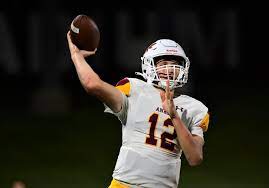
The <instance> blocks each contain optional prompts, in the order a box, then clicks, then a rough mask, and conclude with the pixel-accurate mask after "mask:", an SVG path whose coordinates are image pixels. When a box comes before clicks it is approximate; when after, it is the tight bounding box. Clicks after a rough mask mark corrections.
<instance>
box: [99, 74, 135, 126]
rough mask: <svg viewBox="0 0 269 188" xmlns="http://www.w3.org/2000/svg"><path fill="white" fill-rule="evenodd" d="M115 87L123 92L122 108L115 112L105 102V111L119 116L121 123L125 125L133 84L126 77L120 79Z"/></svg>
mask: <svg viewBox="0 0 269 188" xmlns="http://www.w3.org/2000/svg"><path fill="white" fill-rule="evenodd" d="M115 87H116V88H117V89H118V90H119V91H121V93H122V96H121V97H122V99H123V103H122V106H121V110H120V111H119V112H117V113H115V112H113V111H112V110H111V109H110V108H109V107H108V106H107V105H106V104H104V106H105V110H104V112H107V113H111V114H114V115H115V116H117V117H118V119H119V120H120V121H121V123H122V124H123V125H125V124H126V121H127V114H128V108H129V100H128V97H130V93H131V84H130V81H129V80H128V78H124V79H122V80H121V81H119V82H118V83H117V84H116V86H115Z"/></svg>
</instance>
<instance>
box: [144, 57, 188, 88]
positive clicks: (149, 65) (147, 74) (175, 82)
mask: <svg viewBox="0 0 269 188" xmlns="http://www.w3.org/2000/svg"><path fill="white" fill-rule="evenodd" d="M167 57H168V56H167ZM167 57H165V56H159V57H155V58H141V60H142V74H141V73H140V75H142V76H143V77H144V78H145V79H146V80H147V82H148V83H150V84H152V85H154V86H156V87H160V88H163V89H165V88H166V81H167V80H169V87H170V89H171V90H173V89H175V88H178V87H182V86H183V85H184V84H186V83H187V81H188V70H189V61H188V59H187V60H185V58H184V57H180V56H178V57H172V56H171V57H169V58H167ZM160 58H161V59H162V60H158V59H160ZM172 59H175V61H176V62H177V63H176V64H166V65H161V66H157V63H159V62H161V61H171V60H172ZM179 59H180V61H178V60H179ZM155 62H156V63H155Z"/></svg>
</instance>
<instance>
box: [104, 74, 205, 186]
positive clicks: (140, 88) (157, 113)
mask: <svg viewBox="0 0 269 188" xmlns="http://www.w3.org/2000/svg"><path fill="white" fill-rule="evenodd" d="M116 87H117V88H118V89H119V90H121V91H122V93H123V99H124V103H123V106H122V109H121V111H120V112H118V113H113V112H112V111H111V109H109V108H108V107H107V106H106V105H105V107H106V108H105V112H109V113H113V114H115V115H116V116H117V117H118V118H119V120H120V121H121V123H122V146H121V148H120V152H119V156H118V159H117V163H116V166H115V169H114V172H113V178H114V179H116V180H119V181H121V182H125V183H128V184H131V185H134V186H138V187H148V188H168V187H175V188H176V187H177V186H178V182H179V176H180V167H181V159H180V156H181V153H182V150H181V147H180V144H179V142H178V139H177V135H176V130H175V128H174V127H173V124H172V121H171V119H170V117H169V115H168V114H167V113H166V112H165V111H164V109H163V108H162V101H161V97H160V92H159V91H158V90H157V89H156V88H155V87H154V86H152V85H150V84H147V83H146V82H144V81H142V80H140V79H136V78H125V79H124V80H123V81H121V82H119V83H118V84H117V86H116ZM174 104H175V106H176V109H177V112H178V114H179V116H180V118H181V120H182V121H183V122H184V124H185V126H186V127H187V128H188V129H189V131H190V132H191V133H192V134H194V135H198V136H200V137H202V138H203V132H204V131H206V129H207V126H208V119H209V117H208V113H207V112H208V109H207V107H206V106H205V105H203V104H202V103H201V102H200V101H198V100H196V99H194V98H191V97H189V96H187V95H180V96H178V97H176V98H174ZM131 187H133V186H131Z"/></svg>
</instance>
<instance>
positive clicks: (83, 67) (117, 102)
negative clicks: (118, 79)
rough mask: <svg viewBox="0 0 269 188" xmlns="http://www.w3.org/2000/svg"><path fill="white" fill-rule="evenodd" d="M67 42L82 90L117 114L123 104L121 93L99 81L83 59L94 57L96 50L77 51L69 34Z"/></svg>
mask: <svg viewBox="0 0 269 188" xmlns="http://www.w3.org/2000/svg"><path fill="white" fill-rule="evenodd" d="M67 40H68V45H69V50H70V54H71V59H72V61H73V63H74V65H75V68H76V71H77V74H78V77H79V80H80V82H81V85H82V86H83V88H84V89H85V90H86V92H87V93H89V94H91V95H94V96H96V97H97V98H98V99H99V100H100V101H102V102H103V103H105V104H106V105H107V106H108V107H109V108H110V109H111V110H112V111H113V112H119V111H120V110H121V107H122V102H123V98H122V94H121V92H120V91H119V90H118V89H116V88H115V87H114V86H112V85H110V84H108V83H106V82H104V81H103V80H101V79H100V77H99V76H98V75H97V74H96V73H95V72H94V70H93V69H92V68H91V67H90V65H89V64H88V63H87V62H86V60H85V57H88V56H90V55H94V54H95V51H96V50H95V51H92V52H89V51H84V50H79V49H78V48H77V47H76V46H75V45H74V44H73V43H72V41H71V38H70V32H68V33H67Z"/></svg>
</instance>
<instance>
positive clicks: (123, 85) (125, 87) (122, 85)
mask: <svg viewBox="0 0 269 188" xmlns="http://www.w3.org/2000/svg"><path fill="white" fill-rule="evenodd" d="M116 88H117V89H118V90H120V91H121V92H122V93H124V94H125V95H126V96H130V91H131V84H130V81H129V79H128V78H124V79H122V80H120V81H119V82H118V83H117V84H116Z"/></svg>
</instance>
